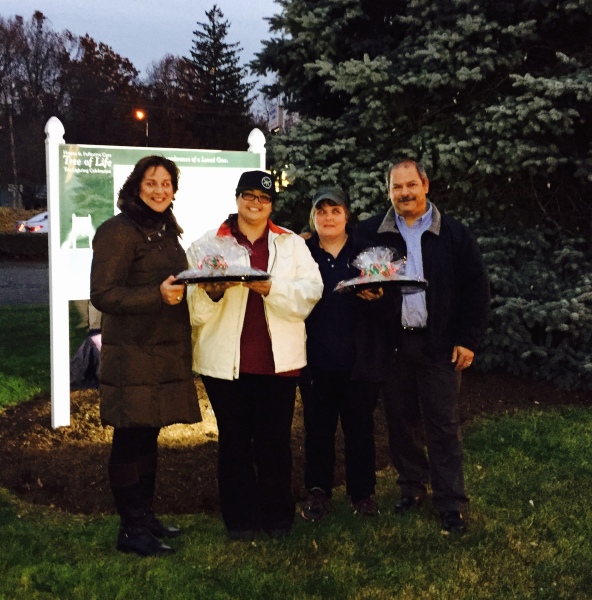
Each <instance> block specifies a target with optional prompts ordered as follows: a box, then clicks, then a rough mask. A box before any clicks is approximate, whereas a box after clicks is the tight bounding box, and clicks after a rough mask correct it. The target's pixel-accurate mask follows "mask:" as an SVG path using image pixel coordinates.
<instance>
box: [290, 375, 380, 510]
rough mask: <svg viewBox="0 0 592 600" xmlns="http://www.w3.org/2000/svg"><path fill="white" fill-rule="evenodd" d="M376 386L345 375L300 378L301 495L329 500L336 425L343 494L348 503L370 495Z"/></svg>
mask: <svg viewBox="0 0 592 600" xmlns="http://www.w3.org/2000/svg"><path fill="white" fill-rule="evenodd" d="M378 391H379V384H373V383H369V382H365V381H352V380H351V378H350V373H347V372H331V371H323V370H321V369H316V368H314V367H311V368H309V369H306V373H305V375H304V376H303V377H302V378H301V383H300V393H301V396H302V403H303V407H304V429H305V438H304V449H305V454H306V469H305V475H304V478H305V479H304V483H305V485H306V488H307V489H309V490H310V489H312V488H320V489H322V490H323V491H324V492H325V493H326V494H328V495H329V496H330V495H331V491H332V488H333V471H334V468H335V458H336V457H335V432H336V430H337V422H338V420H340V421H341V429H342V431H343V439H344V453H345V474H346V491H347V494H348V495H349V496H350V498H351V500H352V502H354V503H355V502H358V501H359V500H362V499H364V498H368V497H369V496H372V495H373V494H374V488H375V486H376V457H375V448H374V409H375V407H376V402H377V398H378Z"/></svg>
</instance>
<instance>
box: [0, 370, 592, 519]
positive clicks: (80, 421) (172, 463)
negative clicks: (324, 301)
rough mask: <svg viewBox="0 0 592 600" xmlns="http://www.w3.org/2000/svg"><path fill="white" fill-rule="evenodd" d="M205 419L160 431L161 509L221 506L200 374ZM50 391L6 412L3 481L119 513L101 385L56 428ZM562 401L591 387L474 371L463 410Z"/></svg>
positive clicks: (297, 454) (382, 456)
mask: <svg viewBox="0 0 592 600" xmlns="http://www.w3.org/2000/svg"><path fill="white" fill-rule="evenodd" d="M196 386H197V389H198V394H199V397H200V404H201V408H202V413H203V415H204V422H203V423H200V424H198V425H174V426H171V427H167V428H165V429H163V430H162V432H161V435H160V440H159V441H160V464H159V472H158V477H159V480H158V484H157V499H156V502H155V508H156V510H157V511H158V512H163V513H170V514H190V513H196V512H204V513H217V512H218V490H217V480H216V463H217V432H216V426H215V419H214V416H213V412H212V410H211V408H210V406H209V402H208V399H207V396H206V394H205V391H204V389H203V386H202V384H201V381H200V380H199V379H198V380H196ZM50 404H51V403H50V399H49V396H48V395H45V396H40V397H38V398H35V399H34V400H31V401H30V402H26V403H23V404H20V405H18V406H16V407H13V408H9V409H7V410H5V411H4V412H3V413H1V414H0V465H2V468H1V469H0V486H2V487H4V488H6V489H8V490H10V491H11V492H12V493H14V494H15V496H17V497H18V498H20V499H21V500H24V501H25V502H29V503H32V504H40V505H45V506H50V507H54V508H58V509H61V510H64V511H68V512H71V513H81V514H88V515H98V514H103V513H113V512H114V507H113V501H112V498H111V494H110V491H109V485H108V481H107V469H106V464H107V459H108V455H109V449H110V443H111V433H112V429H111V428H110V427H107V428H103V427H102V426H101V424H100V420H99V399H98V393H97V392H96V391H95V390H85V391H79V392H72V394H71V425H70V427H61V428H58V429H56V430H54V429H52V428H51V405H50ZM559 404H588V405H591V404H592V392H566V391H562V390H558V389H557V388H555V387H554V386H553V385H551V384H549V383H545V382H536V381H530V380H526V379H523V378H519V377H514V376H511V375H508V374H506V373H488V374H479V373H474V372H473V373H472V372H468V373H466V375H465V376H464V378H463V386H462V391H461V415H462V419H463V423H464V427H465V429H466V428H467V427H470V425H471V424H472V423H473V422H474V421H475V420H476V419H478V418H479V417H481V416H484V415H502V414H506V413H513V412H516V411H520V410H523V409H528V408H536V407H539V408H543V407H548V406H553V405H559ZM375 422H376V454H377V456H376V458H377V468H378V469H383V468H385V467H386V466H387V465H388V464H389V457H388V442H387V434H386V426H385V422H384V416H383V411H382V407H381V406H380V404H379V407H378V409H377V410H376V413H375ZM337 444H338V464H337V467H336V471H335V484H336V485H340V484H341V483H343V481H344V470H343V460H342V456H343V452H342V440H341V437H340V436H338V441H337ZM292 449H293V454H294V473H293V487H294V490H295V492H296V495H297V497H298V498H302V497H303V494H304V489H303V481H304V456H303V454H304V453H303V428H302V407H301V405H300V402H297V407H296V413H295V417H294V423H293V431H292Z"/></svg>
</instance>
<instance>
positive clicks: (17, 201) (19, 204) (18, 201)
mask: <svg viewBox="0 0 592 600" xmlns="http://www.w3.org/2000/svg"><path fill="white" fill-rule="evenodd" d="M6 111H7V112H8V135H9V138H10V157H11V159H12V178H13V181H14V195H13V197H12V206H13V208H23V197H22V195H21V190H20V188H19V184H18V171H17V168H16V145H15V143H14V125H13V122H12V95H11V94H10V93H7V94H6Z"/></svg>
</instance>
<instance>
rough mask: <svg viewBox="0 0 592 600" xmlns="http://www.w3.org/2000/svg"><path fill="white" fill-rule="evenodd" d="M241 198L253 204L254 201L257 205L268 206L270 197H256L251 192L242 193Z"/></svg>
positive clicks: (263, 195) (260, 195)
mask: <svg viewBox="0 0 592 600" xmlns="http://www.w3.org/2000/svg"><path fill="white" fill-rule="evenodd" d="M241 196H242V197H243V199H244V200H246V201H247V202H254V201H255V200H257V201H258V202H259V204H269V203H270V202H271V196H268V195H267V194H259V195H257V194H253V193H251V192H242V193H241Z"/></svg>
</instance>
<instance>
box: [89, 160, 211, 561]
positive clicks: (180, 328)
mask: <svg viewBox="0 0 592 600" xmlns="http://www.w3.org/2000/svg"><path fill="white" fill-rule="evenodd" d="M178 178H179V171H178V169H177V166H176V165H175V163H173V162H172V161H170V160H168V159H166V158H164V157H161V156H148V157H145V158H143V159H142V160H140V161H139V162H138V164H137V165H136V166H135V167H134V170H133V172H132V173H131V175H130V176H129V177H128V179H127V181H126V182H125V183H124V185H123V187H122V188H121V190H120V192H119V200H118V203H117V205H118V207H119V209H120V210H121V213H120V214H118V215H116V216H114V217H112V218H111V219H109V220H108V221H106V222H105V223H103V224H102V225H101V226H100V227H99V228H98V229H97V232H96V235H95V237H94V240H93V250H94V255H93V263H92V270H91V301H92V303H93V305H94V306H95V307H96V308H97V309H98V310H100V311H101V312H102V313H103V322H102V349H101V370H100V393H101V420H102V423H103V425H112V426H113V427H114V431H113V443H112V447H111V454H110V457H109V481H110V484H111V490H112V493H113V497H114V499H115V505H116V507H117V511H118V513H119V515H120V518H121V527H120V530H119V535H118V538H117V549H118V550H121V551H123V552H135V553H137V554H141V555H149V556H153V555H159V554H168V553H171V552H173V550H172V548H170V547H169V546H168V545H166V544H164V543H163V542H162V541H161V539H160V538H162V537H176V536H177V535H179V534H180V530H179V529H177V528H174V527H167V526H165V525H164V524H163V523H161V522H160V521H159V520H158V519H157V518H156V516H155V515H154V512H153V510H152V500H153V496H154V488H155V479H156V465H157V452H158V445H157V440H158V434H159V432H160V428H161V427H164V426H166V425H171V424H173V423H195V422H198V421H201V415H200V411H199V404H198V400H197V393H196V389H195V385H194V382H193V376H192V373H191V329H190V325H189V313H188V308H187V302H186V300H185V293H184V292H185V288H184V286H183V285H173V283H172V282H173V281H174V274H176V273H179V272H180V271H182V270H184V269H186V268H187V259H186V255H185V252H184V250H183V248H182V247H181V245H180V244H179V235H180V234H181V233H182V230H181V228H180V227H179V225H178V224H177V222H176V220H175V218H174V216H173V213H172V206H171V204H172V201H173V199H174V194H175V192H176V191H177V187H178Z"/></svg>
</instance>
